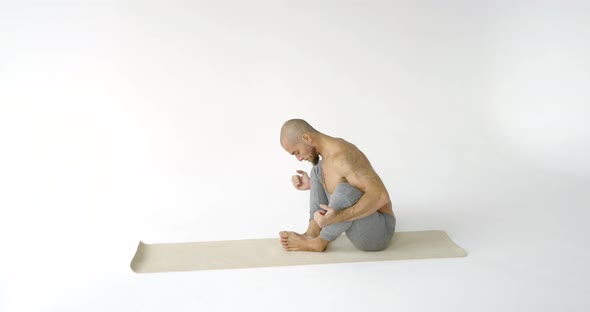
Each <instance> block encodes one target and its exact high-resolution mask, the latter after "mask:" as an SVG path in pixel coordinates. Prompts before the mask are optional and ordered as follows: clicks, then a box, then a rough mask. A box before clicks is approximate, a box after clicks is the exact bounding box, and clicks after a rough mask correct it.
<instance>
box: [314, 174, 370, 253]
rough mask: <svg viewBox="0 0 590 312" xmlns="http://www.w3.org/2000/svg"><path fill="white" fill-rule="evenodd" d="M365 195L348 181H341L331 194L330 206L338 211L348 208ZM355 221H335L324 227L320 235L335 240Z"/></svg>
mask: <svg viewBox="0 0 590 312" xmlns="http://www.w3.org/2000/svg"><path fill="white" fill-rule="evenodd" d="M362 195H363V192H361V191H360V190H359V189H357V188H356V187H354V186H352V185H350V184H348V183H340V184H338V185H337V186H336V189H335V190H334V193H333V194H332V196H330V203H329V204H328V207H330V208H334V209H335V210H336V211H340V210H343V209H346V208H348V207H350V206H352V205H354V204H355V203H356V202H357V201H358V200H359V198H361V196H362ZM352 223H353V221H348V222H342V223H334V224H331V225H328V226H327V227H325V228H323V229H322V231H321V232H320V237H322V238H323V239H325V240H327V241H330V242H331V241H333V240H335V239H336V238H338V236H340V235H341V234H342V233H344V232H346V231H347V230H348V229H349V228H350V226H351V225H352Z"/></svg>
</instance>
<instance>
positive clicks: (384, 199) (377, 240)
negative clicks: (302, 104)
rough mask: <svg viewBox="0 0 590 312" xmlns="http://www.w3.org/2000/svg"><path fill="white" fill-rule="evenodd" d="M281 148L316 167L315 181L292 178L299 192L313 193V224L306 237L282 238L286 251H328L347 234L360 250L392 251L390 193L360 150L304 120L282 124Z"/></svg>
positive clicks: (302, 174) (285, 234)
mask: <svg viewBox="0 0 590 312" xmlns="http://www.w3.org/2000/svg"><path fill="white" fill-rule="evenodd" d="M281 145H282V146H283V148H284V149H285V150H286V151H287V152H288V153H289V154H291V155H294V156H295V157H296V158H297V160H299V161H302V160H307V161H309V162H311V163H312V164H313V168H312V170H311V178H310V176H308V175H307V173H306V172H305V171H302V170H297V172H298V173H299V175H294V176H293V177H292V182H293V185H294V186H295V188H296V189H298V190H302V191H303V190H310V217H309V219H310V220H309V226H308V228H307V231H306V232H305V233H304V234H298V233H295V232H290V231H282V232H280V233H279V236H280V239H281V244H282V245H283V248H285V250H288V251H298V250H299V251H324V250H325V249H326V247H327V245H328V244H329V243H330V242H331V241H333V240H335V239H336V238H338V237H339V236H340V235H341V234H342V233H346V236H347V237H348V238H349V239H350V241H351V242H352V243H353V244H354V245H355V246H356V247H357V248H358V249H360V250H364V251H378V250H383V249H385V248H387V246H388V245H389V242H390V241H391V238H392V237H393V234H394V232H395V223H396V220H395V216H394V214H393V209H392V206H391V201H390V199H389V194H388V192H387V189H386V188H385V186H384V185H383V182H382V181H381V179H380V178H379V176H378V175H377V173H375V170H374V169H373V167H372V166H371V164H370V163H369V160H368V159H367V157H366V156H365V155H364V154H363V153H362V152H361V151H360V150H359V149H358V148H357V147H356V146H354V145H353V144H351V143H349V142H347V141H345V140H343V139H340V138H334V137H331V136H328V135H325V134H323V133H321V132H319V131H317V130H316V129H314V128H313V127H312V126H310V125H309V124H308V123H307V122H306V121H305V120H302V119H291V120H288V121H286V122H285V123H284V124H283V127H282V128H281ZM320 156H321V160H320Z"/></svg>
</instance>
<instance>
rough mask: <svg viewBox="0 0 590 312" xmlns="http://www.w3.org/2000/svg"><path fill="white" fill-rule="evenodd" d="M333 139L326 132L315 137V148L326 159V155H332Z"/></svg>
mask: <svg viewBox="0 0 590 312" xmlns="http://www.w3.org/2000/svg"><path fill="white" fill-rule="evenodd" d="M332 140H333V138H332V137H330V136H327V135H325V134H321V133H320V134H318V136H317V137H316V138H315V142H316V144H315V146H314V147H315V149H316V151H317V152H318V154H320V156H322V159H325V158H326V157H330V155H331V154H332V153H331V152H330V150H331V148H330V146H331V141H332Z"/></svg>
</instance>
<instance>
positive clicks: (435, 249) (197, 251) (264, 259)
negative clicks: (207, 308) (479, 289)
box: [131, 231, 467, 273]
mask: <svg viewBox="0 0 590 312" xmlns="http://www.w3.org/2000/svg"><path fill="white" fill-rule="evenodd" d="M466 255H467V254H466V253H465V251H464V250H463V249H461V247H459V246H457V245H456V244H455V243H454V242H453V241H452V240H451V239H450V238H449V236H448V235H447V233H445V232H444V231H418V232H398V233H395V235H394V236H393V239H392V241H391V244H390V245H389V247H388V248H387V249H385V250H383V251H377V252H365V251H361V250H358V249H356V248H355V247H354V246H353V245H352V243H351V242H350V240H348V238H346V236H344V235H342V236H340V237H339V238H338V239H336V240H335V241H333V242H332V243H330V245H328V248H327V249H326V251H325V252H304V251H290V252H289V251H285V250H284V249H283V248H282V246H281V243H280V241H279V238H278V237H277V238H265V239H248V240H231V241H211V242H194V243H171V244H144V243H143V242H139V246H137V252H136V253H135V256H134V257H133V260H132V261H131V269H132V270H133V272H135V273H156V272H179V271H196V270H215V269H237V268H258V267H273V266H288V265H308V264H326V263H344V262H365V261H387V260H403V259H427V258H450V257H464V256H466Z"/></svg>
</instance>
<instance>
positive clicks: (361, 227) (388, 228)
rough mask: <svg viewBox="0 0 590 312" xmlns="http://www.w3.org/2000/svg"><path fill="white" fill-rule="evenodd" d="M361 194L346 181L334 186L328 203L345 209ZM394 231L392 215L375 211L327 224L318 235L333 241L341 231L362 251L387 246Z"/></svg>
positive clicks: (336, 208)
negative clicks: (357, 217) (353, 218)
mask: <svg viewBox="0 0 590 312" xmlns="http://www.w3.org/2000/svg"><path fill="white" fill-rule="evenodd" d="M362 195H363V193H362V192H361V191H360V190H359V189H357V188H356V187H354V186H352V185H350V184H348V183H340V184H338V185H337V186H336V189H335V190H334V194H332V196H331V197H330V204H329V205H328V206H329V207H331V208H334V209H335V210H342V209H346V208H348V207H350V206H352V205H354V204H355V203H356V202H357V201H358V200H359V199H360V198H361V196H362ZM394 231H395V217H394V216H393V215H387V214H382V213H379V212H375V213H373V214H371V215H369V216H367V217H365V218H362V219H358V220H355V221H348V222H342V223H336V224H332V225H329V226H327V227H325V228H323V229H322V231H321V232H320V237H322V238H324V239H325V240H327V241H330V242H331V241H333V240H335V239H336V238H338V236H340V235H341V234H342V233H344V232H346V236H347V237H348V239H349V240H350V241H351V242H352V243H353V245H354V246H355V247H357V248H358V249H360V250H364V251H378V250H383V249H385V248H387V246H388V245H389V242H390V241H391V238H392V236H393V233H394Z"/></svg>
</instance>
